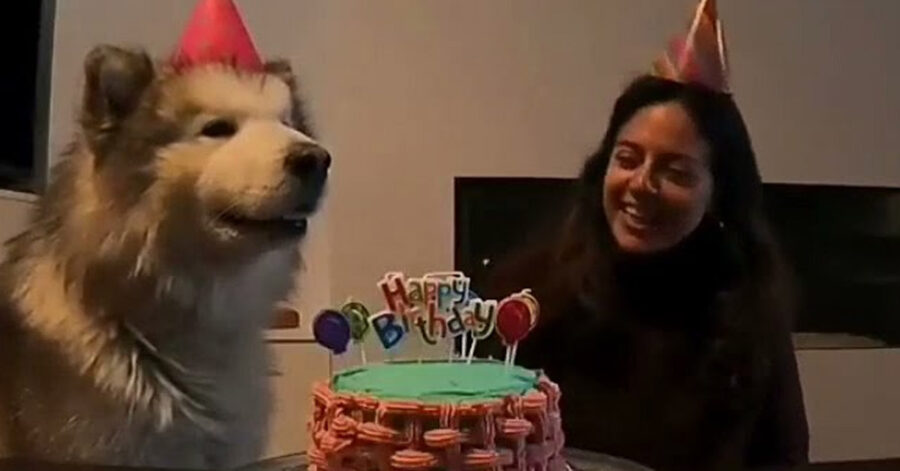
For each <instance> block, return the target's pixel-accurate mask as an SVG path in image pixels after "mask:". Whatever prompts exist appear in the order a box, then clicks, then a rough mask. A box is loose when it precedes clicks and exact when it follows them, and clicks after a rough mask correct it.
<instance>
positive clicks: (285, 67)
mask: <svg viewBox="0 0 900 471" xmlns="http://www.w3.org/2000/svg"><path fill="white" fill-rule="evenodd" d="M264 68H265V72H266V74H268V75H272V76H274V77H277V78H278V79H280V80H281V81H283V82H284V83H286V84H287V86H288V88H289V89H290V90H291V121H292V122H293V123H292V124H293V125H294V127H295V128H297V130H298V131H300V132H302V133H304V134H306V135H307V136H309V137H314V136H313V134H312V133H313V130H312V129H310V126H309V121H308V120H307V119H306V114H305V113H304V110H303V105H302V103H301V100H300V86H299V85H297V75H296V74H294V70H293V68H292V67H291V64H290V62H288V61H286V60H283V59H276V60H271V61H268V62H266V63H265V66H264Z"/></svg>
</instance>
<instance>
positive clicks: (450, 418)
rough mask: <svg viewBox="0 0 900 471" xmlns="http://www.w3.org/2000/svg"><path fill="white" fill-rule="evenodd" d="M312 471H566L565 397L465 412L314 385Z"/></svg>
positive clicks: (554, 390)
mask: <svg viewBox="0 0 900 471" xmlns="http://www.w3.org/2000/svg"><path fill="white" fill-rule="evenodd" d="M312 396H313V414H312V417H311V419H310V422H309V433H310V435H311V439H312V440H311V444H310V447H309V450H308V458H309V461H310V465H311V469H313V470H315V471H350V470H356V471H376V470H377V471H394V470H426V469H446V470H452V471H458V470H459V471H462V470H485V469H489V470H521V471H525V470H530V469H535V470H548V471H551V470H552V471H556V470H564V469H566V465H565V461H564V460H563V457H562V454H561V453H562V449H563V445H564V441H565V440H564V436H563V432H562V420H561V418H560V412H559V400H560V396H561V393H560V389H559V386H557V385H556V384H555V383H554V382H552V381H551V380H550V379H549V378H547V377H546V376H545V375H544V374H543V373H540V374H539V376H538V381H537V387H536V390H534V391H531V392H529V393H527V394H525V395H521V396H517V395H509V396H506V397H504V398H502V399H493V400H486V401H481V402H475V403H465V404H449V403H445V404H433V403H423V402H418V401H395V400H379V399H377V398H374V397H371V396H367V395H363V394H351V393H337V392H335V391H334V390H333V388H332V384H331V382H330V381H319V382H316V383H315V384H314V385H313V394H312Z"/></svg>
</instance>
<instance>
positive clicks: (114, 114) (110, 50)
mask: <svg viewBox="0 0 900 471" xmlns="http://www.w3.org/2000/svg"><path fill="white" fill-rule="evenodd" d="M84 74H85V82H84V92H83V99H82V100H83V101H82V110H81V124H82V127H83V128H84V130H85V132H86V133H87V135H88V136H90V137H91V138H92V139H91V140H92V141H94V142H95V143H96V141H97V140H102V137H103V136H105V135H107V134H109V133H110V132H111V131H112V130H114V129H115V128H116V127H117V126H118V125H119V124H120V123H121V122H122V120H124V119H125V118H127V117H128V116H129V115H131V113H133V112H134V110H135V109H137V107H138V106H139V104H140V100H141V97H142V96H143V94H144V91H145V90H146V89H147V88H148V87H149V86H150V84H151V83H152V82H153V79H154V69H153V62H152V60H151V59H150V57H149V56H148V55H147V54H146V53H144V52H143V51H131V50H126V49H122V48H118V47H115V46H97V47H95V48H94V49H93V50H91V52H90V53H88V55H87V57H86V58H85V61H84Z"/></svg>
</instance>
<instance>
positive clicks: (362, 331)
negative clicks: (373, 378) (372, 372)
mask: <svg viewBox="0 0 900 471" xmlns="http://www.w3.org/2000/svg"><path fill="white" fill-rule="evenodd" d="M341 314H343V315H344V317H346V318H347V321H348V322H349V323H350V338H352V339H353V343H355V344H356V345H357V346H358V347H359V355H360V360H362V363H363V365H365V364H366V349H365V347H364V346H363V341H364V340H365V338H366V334H368V333H369V310H368V309H367V308H366V306H365V305H364V304H363V303H360V302H357V301H353V300H348V301H347V302H346V303H344V305H343V306H341Z"/></svg>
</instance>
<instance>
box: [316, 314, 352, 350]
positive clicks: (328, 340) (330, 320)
mask: <svg viewBox="0 0 900 471" xmlns="http://www.w3.org/2000/svg"><path fill="white" fill-rule="evenodd" d="M313 336H314V337H315V338H316V342H319V344H320V345H322V346H324V347H325V348H327V349H329V350H331V351H332V352H334V353H335V354H337V355H340V354H341V353H344V352H345V351H347V345H348V344H350V323H349V322H348V321H347V318H346V317H344V315H343V314H341V313H340V312H338V311H335V310H332V309H326V310H324V311H321V312H319V314H318V315H317V316H316V318H315V320H313Z"/></svg>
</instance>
